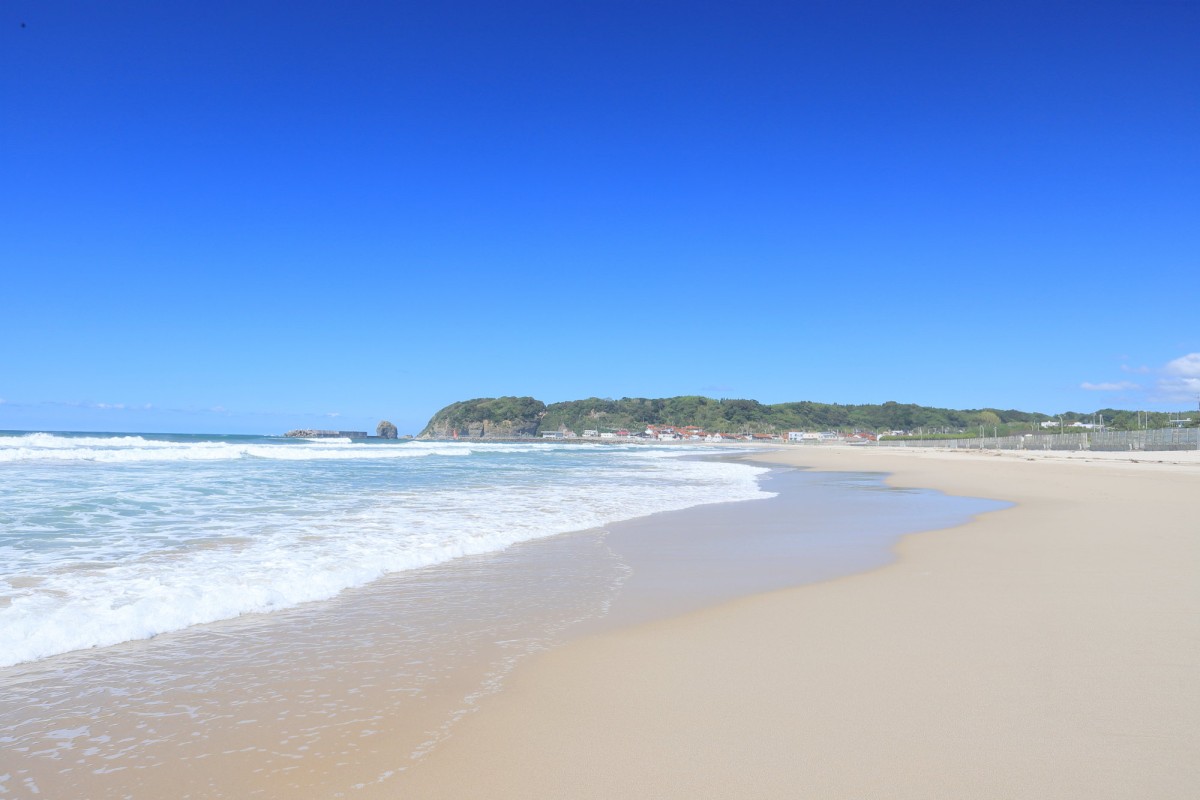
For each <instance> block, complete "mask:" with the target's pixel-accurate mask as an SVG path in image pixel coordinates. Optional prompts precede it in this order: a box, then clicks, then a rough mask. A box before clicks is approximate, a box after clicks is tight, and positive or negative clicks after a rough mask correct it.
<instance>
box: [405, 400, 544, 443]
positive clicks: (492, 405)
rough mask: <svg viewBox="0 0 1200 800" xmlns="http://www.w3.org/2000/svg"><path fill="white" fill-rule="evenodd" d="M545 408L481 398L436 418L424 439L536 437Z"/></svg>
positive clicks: (529, 402) (456, 405)
mask: <svg viewBox="0 0 1200 800" xmlns="http://www.w3.org/2000/svg"><path fill="white" fill-rule="evenodd" d="M545 413H546V404H545V403H543V402H541V401H540V400H535V399H533V398H532V397H481V398H477V399H475V400H463V401H461V402H458V403H451V404H450V405H448V406H446V407H445V408H443V409H442V410H441V411H439V412H437V413H436V414H434V415H433V418H432V419H431V420H429V424H428V425H426V426H425V430H423V431H421V434H420V437H419V438H421V439H451V438H459V439H461V438H474V439H519V438H521V437H525V436H536V435H537V432H538V426H539V425H540V424H541V421H542V417H543V416H544V415H545Z"/></svg>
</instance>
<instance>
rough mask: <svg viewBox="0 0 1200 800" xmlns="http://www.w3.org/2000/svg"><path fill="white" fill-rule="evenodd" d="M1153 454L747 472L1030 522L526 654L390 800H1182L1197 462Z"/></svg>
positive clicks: (1199, 570) (877, 457)
mask: <svg viewBox="0 0 1200 800" xmlns="http://www.w3.org/2000/svg"><path fill="white" fill-rule="evenodd" d="M1158 455H1160V454H1158V453H1155V454H1153V455H1150V454H1147V453H1114V454H1102V453H1091V452H1086V451H1085V452H1081V453H1078V454H1075V453H1069V454H1061V453H1052V454H1044V455H1040V456H1039V455H1037V454H1034V453H1020V452H1018V453H996V452H989V451H984V452H982V453H980V452H979V451H957V452H955V451H938V450H934V449H925V448H922V449H920V450H918V449H889V450H886V451H884V450H883V449H882V448H879V449H876V448H872V449H869V450H868V449H863V448H833V447H827V448H820V449H817V448H804V449H801V448H795V449H792V448H789V449H787V450H782V451H775V452H774V453H769V454H766V453H755V454H753V455H750V456H748V458H750V459H752V460H755V461H761V462H767V461H770V462H775V463H787V464H791V465H793V466H802V467H809V468H812V469H814V470H821V471H842V470H851V471H883V472H887V473H889V475H888V477H887V483H888V485H890V486H909V487H922V488H931V489H937V490H939V491H944V492H947V493H949V494H955V495H967V496H974V497H984V498H991V499H998V500H1007V501H1013V502H1015V503H1016V505H1015V506H1013V507H1012V508H1008V509H1005V510H1002V511H999V512H997V513H992V514H987V515H984V516H981V517H978V518H976V519H975V520H973V521H971V522H969V523H968V524H966V525H963V526H960V527H957V528H952V529H948V530H940V531H930V532H923V533H918V534H913V535H909V536H905V537H904V538H903V539H902V540H901V541H900V542H899V543H898V544H897V545H896V552H897V553H898V555H899V558H898V560H897V561H896V562H895V563H892V564H888V565H885V566H882V567H879V568H877V569H874V570H871V571H868V572H865V573H860V574H856V575H851V576H848V577H842V578H836V579H833V580H831V581H827V582H823V583H818V584H812V585H807V586H799V587H795V588H790V589H783V590H780V591H774V592H769V593H767V594H760V595H755V596H752V597H747V598H743V599H740V600H735V601H732V602H729V603H725V604H723V605H721V606H718V607H716V608H711V609H705V610H701V611H696V612H692V613H687V614H684V615H682V616H678V617H674V618H671V619H667V620H660V621H655V622H650V623H646V624H642V625H633V626H630V627H625V628H621V629H619V630H614V631H606V632H601V633H597V634H593V635H588V636H585V637H583V638H581V639H579V640H576V641H572V642H570V643H568V644H566V645H564V646H562V647H560V648H557V649H555V650H553V651H549V652H546V653H542V654H538V655H537V656H535V657H533V658H531V659H530V660H529V661H528V662H527V663H525V664H523V665H522V666H521V667H520V668H518V669H517V670H516V671H515V672H514V674H513V675H512V676H511V677H510V680H509V681H507V682H506V686H505V688H504V690H503V691H501V692H500V693H498V694H497V695H495V696H493V697H490V698H488V699H487V701H486V702H485V703H484V704H482V707H481V708H480V710H479V711H478V713H476V714H475V715H473V716H472V717H471V718H470V719H467V720H463V721H462V723H460V726H459V727H458V728H457V729H456V730H455V731H454V733H453V735H452V736H451V737H450V738H449V739H448V740H447V741H445V742H443V744H442V746H440V747H439V748H438V749H437V750H436V751H434V752H432V753H430V754H429V755H428V756H427V757H426V759H425V760H423V761H422V763H420V764H419V765H417V766H416V767H414V768H413V770H412V771H411V772H410V773H408V774H406V775H405V776H403V779H402V781H401V782H400V784H399V785H397V786H396V787H393V789H400V790H402V791H405V792H411V793H412V795H413V796H421V797H463V796H489V797H499V798H505V797H534V796H544V797H552V796H571V797H617V796H629V797H634V796H641V797H646V796H654V797H680V798H682V797H704V796H708V797H790V796H806V795H807V796H816V797H822V798H825V797H847V798H850V797H873V796H888V797H912V798H929V797H947V798H950V797H955V798H960V797H996V798H1002V797H1003V798H1008V797H1056V798H1057V797H1079V798H1099V797H1114V798H1115V797H1143V796H1146V797H1156V798H1174V797H1179V798H1184V797H1191V796H1193V795H1194V793H1195V791H1196V789H1197V787H1198V786H1200V766H1197V765H1196V761H1195V758H1194V754H1195V752H1197V751H1200V679H1198V678H1197V676H1198V675H1200V645H1198V644H1197V635H1196V634H1197V632H1198V631H1200V623H1198V620H1200V582H1198V581H1197V580H1196V578H1197V576H1200V542H1198V541H1197V540H1198V539H1200V535H1197V533H1198V530H1200V523H1198V522H1197V515H1196V512H1195V510H1194V500H1193V501H1191V503H1190V504H1189V501H1188V499H1189V497H1191V496H1193V495H1194V493H1195V490H1196V488H1197V487H1200V460H1197V459H1196V458H1195V457H1194V456H1190V454H1186V453H1170V454H1167V453H1163V454H1161V455H1162V456H1164V458H1158V457H1157V456H1158ZM1131 456H1136V458H1133V457H1131Z"/></svg>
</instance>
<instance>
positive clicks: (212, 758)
mask: <svg viewBox="0 0 1200 800" xmlns="http://www.w3.org/2000/svg"><path fill="white" fill-rule="evenodd" d="M731 454H732V455H736V456H740V455H746V454H747V453H746V451H745V450H742V449H740V448H739V449H737V450H736V451H730V450H728V449H722V448H719V447H706V446H702V445H698V446H689V445H679V444H676V445H655V444H641V443H628V444H625V443H621V444H607V443H606V444H596V443H578V442H570V443H558V442H540V441H534V442H529V443H489V442H425V441H383V440H370V441H350V440H331V439H321V440H294V439H283V438H279V437H257V436H204V435H158V434H102V433H23V432H0V796H4V797H17V798H26V797H28V798H35V797H45V796H53V797H88V798H93V799H96V798H108V797H112V798H117V797H121V798H124V797H135V798H142V797H146V798H159V797H166V796H171V797H185V796H194V797H250V796H256V795H262V796H288V797H339V796H343V795H346V794H347V793H354V792H355V791H358V790H362V789H363V788H364V787H367V788H368V789H369V787H378V789H379V790H380V791H384V792H385V793H386V792H387V791H390V790H389V789H388V787H389V786H391V783H390V782H391V781H394V780H395V778H396V776H397V775H398V774H399V773H401V772H403V771H404V770H405V769H408V768H409V767H411V766H412V765H413V764H414V763H416V762H418V761H419V760H420V758H421V757H422V756H423V755H424V754H425V753H427V752H428V751H429V750H430V749H431V748H433V747H436V746H437V743H438V742H439V741H441V740H442V739H443V738H444V737H446V736H448V735H450V733H451V731H452V730H453V726H454V725H455V724H456V721H457V720H459V719H461V717H462V716H463V715H465V714H469V713H471V712H472V711H473V710H474V709H475V708H477V707H478V704H479V702H480V701H481V699H483V698H486V697H487V696H488V695H489V694H490V693H492V692H494V691H497V690H498V689H499V688H500V687H501V686H502V684H503V681H504V678H505V676H506V675H507V674H508V673H509V672H510V671H511V670H512V668H513V667H514V665H515V664H517V663H518V662H519V661H520V660H521V659H522V658H525V657H527V656H529V655H530V654H532V653H535V652H538V651H540V650H544V649H546V648H549V647H552V646H554V645H555V644H557V643H559V642H561V641H563V640H564V637H567V636H570V635H581V634H586V633H587V632H589V631H596V630H599V629H603V627H604V626H605V625H606V624H616V625H623V624H637V623H639V622H641V621H645V620H648V619H653V618H654V617H655V616H656V615H657V616H666V615H673V614H678V613H686V612H687V611H689V610H692V609H695V608H700V607H703V606H705V605H709V604H713V603H717V602H722V601H723V600H726V599H730V598H733V597H737V596H743V595H746V594H751V593H754V592H760V591H768V590H771V589H775V588H782V587H784V586H790V585H797V584H799V583H804V582H809V581H813V580H824V579H828V578H830V577H836V576H837V575H842V574H847V573H850V572H854V571H858V570H862V569H868V568H871V567H875V566H878V565H880V564H883V563H886V562H887V561H888V560H890V559H891V557H892V556H891V545H892V544H893V543H894V542H895V540H896V538H897V537H898V536H899V535H901V534H903V533H908V532H911V531H917V530H925V529H931V528H936V527H947V526H950V525H955V524H959V523H961V522H963V521H965V520H967V519H968V518H969V517H970V516H971V515H973V514H977V513H980V512H981V511H986V510H989V509H990V508H993V507H996V506H997V504H988V503H985V502H983V501H976V500H971V499H968V498H953V497H946V496H943V495H940V494H938V493H936V492H927V491H921V490H904V489H892V488H890V487H886V486H885V485H884V484H883V483H882V480H881V476H879V475H872V474H831V473H813V472H807V471H802V470H781V469H768V468H766V467H764V466H760V465H756V464H754V463H748V462H746V461H744V460H741V459H739V458H731ZM184 786H186V787H189V790H188V791H189V792H190V794H188V793H186V792H182V791H181V789H180V787H184Z"/></svg>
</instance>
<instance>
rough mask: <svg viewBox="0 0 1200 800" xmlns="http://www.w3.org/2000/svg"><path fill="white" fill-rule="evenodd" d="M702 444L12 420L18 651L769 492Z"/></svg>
mask: <svg viewBox="0 0 1200 800" xmlns="http://www.w3.org/2000/svg"><path fill="white" fill-rule="evenodd" d="M697 452H699V451H698V450H697V449H695V448H686V447H684V448H678V447H665V446H659V447H654V446H644V445H634V444H630V445H620V444H618V445H599V444H574V443H572V444H552V443H547V444H543V443H540V442H531V443H529V444H503V443H483V442H472V443H458V442H445V443H443V442H438V443H429V442H423V441H412V440H404V441H390V440H378V441H376V440H369V441H350V440H347V439H332V440H331V439H319V440H298V439H283V438H278V437H257V436H203V435H155V434H137V435H124V434H112V435H106V434H49V433H28V434H20V433H8V434H0V666H8V665H12V664H17V663H21V662H25V661H32V660H36V659H40V658H45V657H47V656H53V655H56V654H59V653H65V652H69V651H72V650H80V649H85V648H89V647H97V646H105V645H113V644H117V643H120V642H125V641H129V640H134V639H146V638H149V637H152V636H155V635H157V634H161V633H165V632H168V631H175V630H180V629H183V628H187V627H189V626H192V625H198V624H201V623H207V622H216V621H218V620H224V619H232V618H234V617H238V616H240V615H242V614H248V613H255V612H269V611H277V610H280V609H284V608H289V607H292V606H296V605H298V604H300V603H305V602H311V601H314V600H327V599H329V598H331V597H334V596H335V595H337V594H338V593H339V592H341V591H343V590H345V589H348V588H350V587H355V586H362V585H364V584H367V583H369V582H371V581H373V580H376V579H378V578H380V577H382V576H384V575H387V574H389V573H395V572H401V571H404V570H412V569H416V568H420V567H426V566H430V565H433V564H438V563H442V562H445V561H449V560H451V559H454V558H458V557H461V556H466V555H478V554H481V553H488V552H494V551H498V550H502V549H504V548H506V547H508V546H510V545H512V544H515V543H517V542H522V541H527V540H530V539H536V538H541V537H546V536H553V535H555V534H560V533H566V532H569V531H578V530H585V529H588V528H595V527H599V526H603V525H606V524H609V523H612V522H616V521H619V520H623V519H630V518H633V517H639V516H644V515H646V514H651V513H654V512H658V511H666V510H672V509H681V508H687V507H689V506H695V505H700V504H703V503H720V502H730V501H740V500H753V499H756V498H763V497H767V496H769V493H767V492H764V491H763V490H762V489H760V488H759V486H758V483H757V477H758V476H759V475H760V474H762V473H764V472H765V471H766V470H764V469H762V468H758V467H752V466H746V465H735V464H728V463H717V462H711V461H707V462H703V461H694V460H687V459H685V458H683V456H686V455H688V454H695V453H697Z"/></svg>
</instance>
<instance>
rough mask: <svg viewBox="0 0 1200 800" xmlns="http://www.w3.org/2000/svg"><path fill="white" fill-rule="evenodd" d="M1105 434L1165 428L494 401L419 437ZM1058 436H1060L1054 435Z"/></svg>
mask: <svg viewBox="0 0 1200 800" xmlns="http://www.w3.org/2000/svg"><path fill="white" fill-rule="evenodd" d="M1101 415H1102V416H1103V422H1104V425H1105V427H1106V428H1108V429H1110V430H1132V429H1135V428H1138V427H1151V428H1164V427H1167V426H1168V425H1169V424H1170V423H1169V421H1168V420H1169V415H1168V414H1165V413H1145V412H1140V414H1139V412H1137V411H1120V410H1117V409H1103V410H1101V411H1097V412H1095V413H1093V414H1080V413H1075V412H1068V413H1065V414H1062V415H1058V416H1053V417H1052V416H1050V415H1048V414H1040V413H1036V412H1027V411H1017V410H1015V409H998V408H982V409H967V410H956V409H951V408H934V407H930V406H919V405H916V404H913V403H897V402H895V401H888V402H886V403H881V404H866V405H841V404H837V403H814V402H810V401H803V402H796V403H777V404H775V405H764V404H762V403H759V402H758V401H757V400H741V399H730V398H722V399H713V398H711V397H701V396H697V395H685V396H682V397H665V398H657V399H651V398H645V397H622V398H620V399H619V400H614V399H612V398H601V397H589V398H587V399H585V400H570V401H567V402H562V403H551V404H550V405H545V404H544V403H542V402H541V401H539V400H535V399H534V398H532V397H498V398H479V399H475V400H465V401H462V402H459V403H453V404H451V405H449V406H446V407H445V408H443V409H442V410H441V411H439V412H438V413H437V414H435V415H434V417H433V419H431V420H430V421H429V425H427V426H426V427H425V430H424V431H422V433H421V435H422V436H449V435H453V433H452V432H455V431H457V432H458V433H459V434H460V435H467V434H468V433H469V434H470V435H501V436H506V435H514V436H535V435H538V434H539V433H541V432H542V431H558V430H566V431H574V432H575V433H577V434H579V433H582V432H583V431H585V430H599V431H617V430H622V429H624V430H629V431H631V432H633V433H640V432H641V431H643V430H644V429H645V427H646V426H647V425H671V426H674V427H684V426H689V425H694V426H696V427H699V428H702V429H704V430H705V431H709V432H722V433H735V434H738V433H770V434H779V433H785V432H787V431H796V430H807V431H827V430H828V431H844V432H849V431H870V432H886V431H907V432H908V433H909V435H912V436H914V437H920V438H935V437H937V438H950V437H963V436H979V435H980V434H981V433H982V434H983V435H985V436H992V435H993V434H999V435H1000V436H1006V435H1013V434H1023V433H1032V432H1038V431H1041V430H1042V426H1041V423H1042V422H1044V421H1048V420H1051V419H1053V420H1056V421H1057V420H1058V419H1059V418H1060V416H1061V419H1062V420H1063V423H1064V425H1069V424H1070V423H1071V422H1074V421H1080V422H1085V423H1092V422H1099V421H1100V417H1101ZM1055 430H1057V429H1055Z"/></svg>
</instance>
